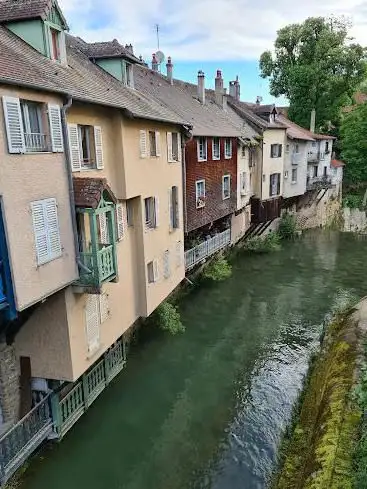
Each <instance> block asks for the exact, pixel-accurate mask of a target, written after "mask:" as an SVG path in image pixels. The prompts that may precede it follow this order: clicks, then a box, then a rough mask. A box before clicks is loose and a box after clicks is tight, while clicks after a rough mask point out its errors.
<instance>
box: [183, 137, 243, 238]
mask: <svg viewBox="0 0 367 489" xmlns="http://www.w3.org/2000/svg"><path fill="white" fill-rule="evenodd" d="M231 139H232V158H231V159H225V158H224V138H220V154H221V159H220V160H213V158H212V138H207V148H208V150H207V153H208V154H207V161H198V158H197V142H196V139H195V138H193V139H191V140H190V141H188V142H187V144H186V146H185V158H186V219H187V229H186V231H187V232H190V231H193V230H194V229H198V228H200V227H202V226H205V225H207V224H210V223H212V222H213V221H216V220H217V219H220V218H222V217H224V216H227V215H229V214H231V213H232V212H234V210H235V209H236V206H237V141H236V138H231ZM224 175H230V176H231V197H230V198H229V199H226V200H223V198H222V177H223V176H224ZM197 180H205V192H206V199H205V207H203V208H201V209H197V208H196V186H195V182H196V181H197Z"/></svg>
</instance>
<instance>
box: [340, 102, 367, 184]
mask: <svg viewBox="0 0 367 489" xmlns="http://www.w3.org/2000/svg"><path fill="white" fill-rule="evenodd" d="M340 134H341V150H342V152H341V157H342V159H343V161H345V163H346V165H345V169H344V174H345V179H346V181H347V182H353V183H356V182H366V181H367V165H366V162H367V138H366V134H367V103H364V104H362V105H359V106H358V107H356V108H355V109H354V110H352V111H351V112H349V113H348V114H346V115H345V116H344V119H343V121H342V125H341V128H340Z"/></svg>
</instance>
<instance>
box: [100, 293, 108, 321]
mask: <svg viewBox="0 0 367 489" xmlns="http://www.w3.org/2000/svg"><path fill="white" fill-rule="evenodd" d="M99 315H100V322H101V324H102V323H104V322H105V321H106V320H107V319H108V318H109V317H110V306H109V303H108V294H107V292H103V293H102V294H101V295H100V296H99Z"/></svg>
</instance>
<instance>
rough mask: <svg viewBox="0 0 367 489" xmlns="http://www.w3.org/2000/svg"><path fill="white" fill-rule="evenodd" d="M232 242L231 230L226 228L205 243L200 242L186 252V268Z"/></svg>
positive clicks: (191, 266)
mask: <svg viewBox="0 0 367 489" xmlns="http://www.w3.org/2000/svg"><path fill="white" fill-rule="evenodd" d="M230 242H231V230H230V229H226V230H225V231H223V232H222V233H220V234H217V235H216V236H214V237H213V238H209V239H207V240H206V241H204V242H203V243H200V244H199V245H198V246H195V248H192V249H191V250H188V251H186V252H185V268H186V270H189V269H190V268H193V267H194V266H195V265H197V264H198V263H200V262H201V261H203V260H204V259H205V258H207V257H208V256H210V255H213V253H215V252H216V251H219V250H221V249H222V248H225V247H226V246H228V245H229V244H230Z"/></svg>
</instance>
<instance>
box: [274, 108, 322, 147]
mask: <svg viewBox="0 0 367 489" xmlns="http://www.w3.org/2000/svg"><path fill="white" fill-rule="evenodd" d="M278 121H279V122H282V123H283V124H285V125H286V126H287V136H289V137H290V138H292V139H305V140H306V141H314V137H313V136H311V133H310V131H308V130H307V129H304V128H303V127H301V126H299V125H298V124H296V123H295V122H292V121H290V120H289V119H287V118H286V117H285V116H284V115H282V114H279V115H278Z"/></svg>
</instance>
